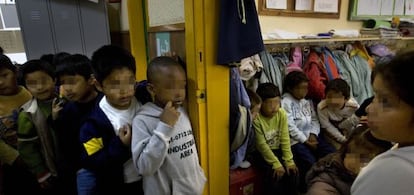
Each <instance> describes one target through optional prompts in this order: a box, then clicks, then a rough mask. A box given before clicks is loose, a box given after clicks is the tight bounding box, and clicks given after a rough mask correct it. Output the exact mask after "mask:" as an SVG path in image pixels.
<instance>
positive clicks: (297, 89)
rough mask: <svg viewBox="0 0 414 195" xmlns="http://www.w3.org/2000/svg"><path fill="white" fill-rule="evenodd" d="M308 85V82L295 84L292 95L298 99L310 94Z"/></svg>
mask: <svg viewBox="0 0 414 195" xmlns="http://www.w3.org/2000/svg"><path fill="white" fill-rule="evenodd" d="M308 86H309V83H308V82H301V83H299V84H298V85H296V86H294V87H293V89H292V90H291V93H292V96H293V97H295V98H296V99H298V100H301V99H303V98H305V97H306V95H307V94H308Z"/></svg>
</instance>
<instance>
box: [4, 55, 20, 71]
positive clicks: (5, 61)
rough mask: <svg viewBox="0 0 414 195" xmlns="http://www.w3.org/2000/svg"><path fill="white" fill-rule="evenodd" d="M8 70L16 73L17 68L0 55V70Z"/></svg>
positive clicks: (8, 59) (7, 58)
mask: <svg viewBox="0 0 414 195" xmlns="http://www.w3.org/2000/svg"><path fill="white" fill-rule="evenodd" d="M4 68H5V69H9V70H11V71H12V72H14V73H16V71H17V67H16V66H15V65H14V64H13V63H12V61H11V60H10V58H9V57H7V56H6V55H4V54H0V70H1V69H4Z"/></svg>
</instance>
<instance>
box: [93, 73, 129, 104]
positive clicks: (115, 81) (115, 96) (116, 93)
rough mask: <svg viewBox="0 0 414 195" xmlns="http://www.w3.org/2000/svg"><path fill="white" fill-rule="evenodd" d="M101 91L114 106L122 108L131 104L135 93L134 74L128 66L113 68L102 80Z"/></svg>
mask: <svg viewBox="0 0 414 195" xmlns="http://www.w3.org/2000/svg"><path fill="white" fill-rule="evenodd" d="M101 85H102V87H101V89H102V92H103V94H105V96H106V100H107V101H108V103H109V104H110V105H111V106H113V107H114V108H117V109H120V110H124V109H128V108H129V106H130V105H131V100H132V98H133V97H134V94H135V74H134V72H132V71H131V70H130V69H128V68H121V69H114V70H113V71H112V72H111V74H109V75H108V76H107V77H106V78H105V79H104V80H103V81H102V84H101Z"/></svg>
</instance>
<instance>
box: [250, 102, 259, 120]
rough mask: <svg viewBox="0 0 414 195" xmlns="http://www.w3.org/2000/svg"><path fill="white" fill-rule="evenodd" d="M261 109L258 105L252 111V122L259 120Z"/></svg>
mask: <svg viewBox="0 0 414 195" xmlns="http://www.w3.org/2000/svg"><path fill="white" fill-rule="evenodd" d="M260 107H261V104H256V105H254V106H253V107H252V108H251V109H250V113H251V114H252V120H253V121H254V119H256V118H257V115H258V114H259V112H260Z"/></svg>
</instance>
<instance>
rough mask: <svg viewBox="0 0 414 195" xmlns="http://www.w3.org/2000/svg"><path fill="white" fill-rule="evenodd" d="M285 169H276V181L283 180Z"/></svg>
mask: <svg viewBox="0 0 414 195" xmlns="http://www.w3.org/2000/svg"><path fill="white" fill-rule="evenodd" d="M285 172H286V171H285V168H283V166H281V167H279V168H277V169H274V170H273V179H276V181H279V180H280V179H282V177H283V175H284V174H285Z"/></svg>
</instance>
